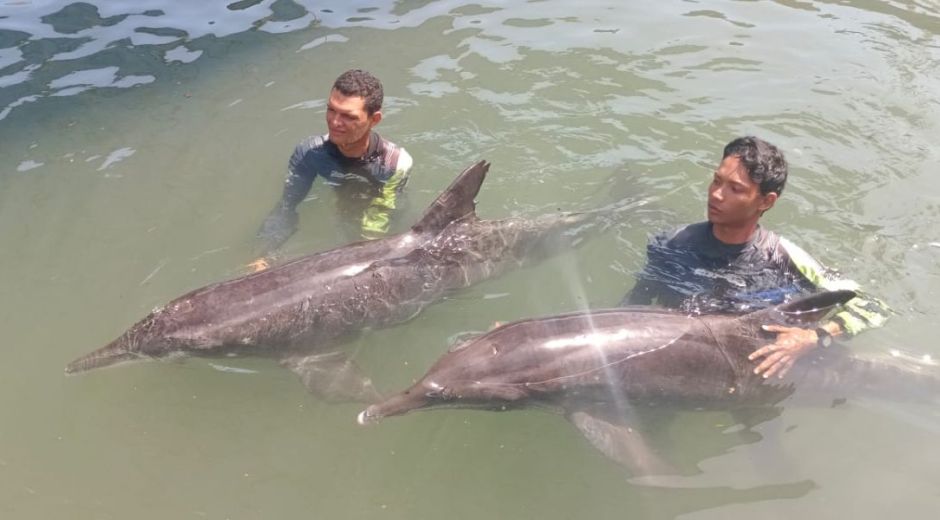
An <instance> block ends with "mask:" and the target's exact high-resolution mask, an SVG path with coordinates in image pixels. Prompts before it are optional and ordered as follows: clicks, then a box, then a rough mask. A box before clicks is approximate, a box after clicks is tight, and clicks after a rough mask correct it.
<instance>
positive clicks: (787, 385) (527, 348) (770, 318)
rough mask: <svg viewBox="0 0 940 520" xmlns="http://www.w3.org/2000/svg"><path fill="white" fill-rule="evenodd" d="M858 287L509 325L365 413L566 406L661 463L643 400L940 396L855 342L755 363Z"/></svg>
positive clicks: (636, 464) (687, 402) (634, 457)
mask: <svg viewBox="0 0 940 520" xmlns="http://www.w3.org/2000/svg"><path fill="white" fill-rule="evenodd" d="M852 297H854V293H853V292H851V291H836V292H828V293H821V294H817V295H813V296H809V297H806V298H803V299H800V300H795V301H792V302H790V303H787V304H783V305H779V306H776V307H772V308H768V309H764V310H760V311H756V312H753V313H750V314H746V315H742V316H730V315H703V316H689V315H686V314H681V313H678V312H671V311H668V310H662V309H656V308H652V307H625V308H620V309H610V310H600V311H594V312H580V313H572V314H564V315H559V316H553V317H546V318H538V319H528V320H522V321H517V322H514V323H509V324H507V325H503V326H501V327H498V328H495V329H493V330H492V331H490V332H487V333H485V334H483V335H481V336H479V337H476V338H473V339H470V340H468V341H466V342H464V343H461V344H458V345H456V346H455V347H454V348H452V349H451V351H450V352H448V353H447V354H445V355H444V356H442V357H441V358H440V359H439V360H438V361H437V362H436V363H435V364H434V365H433V366H432V367H431V368H430V370H428V372H427V373H426V374H425V375H424V377H422V378H421V379H420V380H419V381H418V382H417V383H416V384H414V385H413V386H411V387H410V388H409V389H407V390H405V391H404V392H402V393H399V394H397V395H394V396H392V397H390V398H388V399H387V400H385V401H383V402H380V403H378V404H374V405H372V406H370V407H368V408H367V409H366V410H364V411H363V412H361V413H360V414H359V417H358V421H359V423H360V424H369V423H374V422H377V421H379V420H380V419H382V418H383V417H388V416H392V415H399V414H403V413H406V412H409V411H412V410H419V409H423V408H433V407H445V406H446V407H454V408H484V409H490V410H506V409H511V408H519V407H524V406H539V405H543V406H548V407H550V408H556V409H558V408H560V409H561V410H562V411H563V412H564V413H565V414H566V415H567V417H568V418H569V419H570V420H571V421H572V422H573V423H574V424H575V426H577V427H578V429H579V430H581V432H582V433H584V434H585V436H586V437H587V438H588V439H589V440H590V441H591V442H592V444H594V445H595V446H596V447H597V448H599V449H600V450H601V451H603V452H604V453H605V454H606V455H608V456H609V457H611V458H612V459H614V460H616V461H618V462H620V463H622V464H624V465H626V466H628V467H630V468H632V469H633V470H634V471H635V472H639V473H647V472H653V473H656V472H659V471H660V470H661V469H662V468H664V467H666V465H664V464H662V463H661V461H658V460H656V457H654V456H653V455H652V451H651V450H650V449H649V448H648V447H646V446H645V443H644V439H643V438H642V435H641V434H640V433H639V431H638V430H637V429H636V427H637V426H638V425H637V424H636V422H631V421H634V420H635V418H636V417H635V414H636V413H637V412H640V413H642V411H643V409H646V410H651V409H653V408H656V409H662V405H665V407H666V408H680V409H681V408H711V407H719V408H726V409H732V410H733V409H736V408H747V407H755V406H772V405H774V404H776V403H779V402H780V401H782V400H783V399H784V398H787V397H790V396H791V395H793V394H794V393H797V392H799V393H800V394H803V393H804V392H803V391H804V390H805V391H807V392H806V395H812V396H816V397H822V398H823V399H825V400H826V401H823V402H828V403H831V402H832V398H833V397H844V396H845V395H844V394H845V393H846V392H848V393H850V394H852V395H853V396H854V395H855V393H858V392H862V391H870V392H874V393H875V395H882V393H887V392H888V391H891V390H895V391H897V390H901V391H904V392H906V393H907V394H908V396H913V395H919V396H921V397H923V398H924V399H927V400H930V399H934V398H937V397H938V396H940V394H938V389H940V384H938V380H937V379H935V378H929V377H927V376H926V375H923V374H919V373H914V372H911V373H902V372H901V370H900V369H899V368H896V367H894V366H887V365H884V364H880V363H877V362H873V361H864V360H860V359H856V358H853V357H851V356H850V355H849V354H848V351H847V349H845V348H844V347H831V348H829V349H818V350H817V351H815V352H814V353H813V354H811V355H807V356H804V358H802V359H800V362H799V363H797V364H796V365H795V366H794V367H793V368H792V369H791V371H790V372H789V374H788V375H787V377H785V378H784V379H777V378H771V379H765V378H764V377H762V376H760V375H755V374H754V373H753V369H754V366H755V364H754V362H753V361H749V360H748V355H749V354H751V353H752V352H754V351H755V350H756V349H757V348H759V347H761V346H763V345H765V344H767V343H768V342H769V340H770V339H771V337H772V335H771V334H769V333H767V332H764V331H763V329H762V326H763V325H769V324H781V325H790V326H804V327H805V326H807V325H808V324H811V323H816V322H817V321H818V320H820V319H822V318H823V317H824V316H825V315H826V314H828V312H829V311H830V310H832V309H833V308H834V306H836V305H839V304H842V303H845V302H846V301H848V300H850V299H851V298H852ZM918 376H920V377H918ZM918 385H920V386H918Z"/></svg>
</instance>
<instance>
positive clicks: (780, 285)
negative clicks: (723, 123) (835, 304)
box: [622, 222, 890, 334]
mask: <svg viewBox="0 0 940 520" xmlns="http://www.w3.org/2000/svg"><path fill="white" fill-rule="evenodd" d="M821 289H822V290H835V289H853V290H856V291H858V290H859V287H858V284H856V283H855V282H852V281H851V280H845V279H839V278H838V277H836V276H835V275H834V274H833V273H832V272H830V271H828V270H826V269H825V268H823V267H822V265H821V264H820V263H819V262H817V261H816V260H815V259H813V257H812V256H810V255H809V254H808V253H806V251H804V250H803V249H801V248H799V247H798V246H796V245H795V244H793V243H792V242H790V241H788V240H786V239H785V238H782V237H780V236H778V235H777V234H776V233H774V232H772V231H769V230H766V229H764V228H763V227H760V226H758V228H757V230H756V231H755V232H754V234H753V235H752V236H751V238H750V239H749V240H748V241H747V242H745V243H744V244H725V243H723V242H721V241H720V240H718V239H717V238H715V235H714V233H712V226H711V224H710V223H709V222H700V223H698V224H691V225H688V226H685V227H682V228H679V229H677V230H674V231H672V232H669V233H660V234H658V235H656V236H654V237H653V238H652V239H650V242H649V244H648V246H647V262H646V266H645V267H644V268H643V270H642V271H641V272H640V273H639V274H638V275H637V284H636V286H634V288H633V289H632V290H631V291H630V292H629V293H628V294H627V295H626V296H625V297H624V300H623V302H622V304H623V305H627V304H637V305H643V304H651V303H654V302H655V303H657V304H659V305H662V306H665V307H671V308H677V309H682V310H685V311H687V312H696V313H703V312H719V311H720V312H748V311H751V310H754V309H757V308H761V307H766V306H768V305H775V304H778V303H782V302H783V301H785V300H787V299H789V298H790V297H792V296H796V295H798V294H802V293H808V292H815V291H818V290H821ZM889 312H890V311H889V310H888V308H887V307H886V306H885V305H884V304H883V303H882V302H880V301H879V300H877V299H875V298H871V297H869V296H866V295H864V294H859V296H858V297H856V298H854V299H852V300H851V301H849V303H848V304H847V305H846V306H845V309H844V310H842V311H840V312H839V313H837V314H836V315H835V316H834V319H835V320H836V321H838V322H839V323H840V325H841V326H842V328H843V329H844V330H845V331H846V332H848V333H850V334H857V333H858V332H861V331H862V330H865V329H867V328H870V327H877V326H881V325H882V324H883V323H884V321H885V320H887V318H888V315H889Z"/></svg>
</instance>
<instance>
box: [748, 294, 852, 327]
mask: <svg viewBox="0 0 940 520" xmlns="http://www.w3.org/2000/svg"><path fill="white" fill-rule="evenodd" d="M855 296H856V293H855V291H848V290H843V291H826V292H821V293H817V294H813V295H811V296H807V297H805V298H800V299H797V300H793V301H791V302H787V303H784V304H781V305H777V306H775V307H771V308H769V309H763V310H760V311H757V312H752V313H750V314H745V315H744V316H742V317H741V318H740V319H741V320H743V321H746V322H748V323H749V324H753V325H756V326H760V325H767V324H780V325H790V326H808V325H812V324H814V323H818V322H819V321H820V320H822V319H823V318H825V317H826V315H827V314H829V313H830V312H832V311H833V309H835V307H836V306H838V305H842V304H844V303H845V302H847V301H849V300H851V299H852V298H855Z"/></svg>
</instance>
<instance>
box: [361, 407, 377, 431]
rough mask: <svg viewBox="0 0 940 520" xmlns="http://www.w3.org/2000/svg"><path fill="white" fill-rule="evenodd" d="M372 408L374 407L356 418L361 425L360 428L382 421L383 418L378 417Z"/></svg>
mask: <svg viewBox="0 0 940 520" xmlns="http://www.w3.org/2000/svg"><path fill="white" fill-rule="evenodd" d="M372 408H373V407H372V406H370V407H368V408H366V409H365V410H363V411H361V412H359V415H357V416H356V422H357V423H359V426H369V425H370V424H375V423H377V422H379V421H380V420H382V417H381V416H379V415H376V414H375V413H374V411H373V410H372Z"/></svg>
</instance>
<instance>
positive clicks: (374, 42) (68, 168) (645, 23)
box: [0, 0, 940, 519]
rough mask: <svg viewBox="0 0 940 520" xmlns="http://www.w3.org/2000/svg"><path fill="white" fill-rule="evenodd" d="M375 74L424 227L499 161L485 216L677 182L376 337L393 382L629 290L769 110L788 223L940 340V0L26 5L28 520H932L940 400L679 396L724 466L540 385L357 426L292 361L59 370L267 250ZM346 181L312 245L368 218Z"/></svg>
mask: <svg viewBox="0 0 940 520" xmlns="http://www.w3.org/2000/svg"><path fill="white" fill-rule="evenodd" d="M190 4H192V5H190ZM624 4H626V5H624ZM634 4H636V5H634ZM351 67H361V68H366V69H369V70H371V71H373V72H374V73H376V74H377V75H378V76H379V77H380V78H381V79H382V80H383V82H384V84H385V89H386V107H385V114H386V118H385V120H384V121H383V122H382V124H381V125H380V126H379V128H378V130H379V131H380V132H381V133H382V134H383V135H386V136H388V137H389V138H391V139H392V140H394V141H396V142H398V143H400V144H402V145H404V146H405V147H406V148H407V149H408V150H409V152H410V153H411V155H412V156H414V158H415V160H416V166H415V168H414V171H413V176H412V179H411V182H410V185H409V198H410V202H411V204H410V207H409V208H408V209H407V211H406V212H405V213H406V214H405V215H404V216H403V219H402V222H403V224H402V225H404V223H407V222H408V221H410V220H413V219H414V218H416V217H417V215H419V214H420V211H421V209H422V207H423V206H424V205H425V204H427V203H428V202H429V201H430V200H432V199H433V197H434V196H435V195H436V193H437V192H438V191H439V190H440V189H441V188H442V187H444V186H446V185H447V184H448V183H449V181H450V180H451V179H452V178H453V176H454V175H455V174H456V173H457V172H458V171H460V170H461V169H462V168H464V167H465V166H467V165H469V164H471V163H473V162H475V161H477V160H479V159H481V158H485V159H487V160H490V161H492V163H493V166H492V169H491V171H490V175H489V178H488V179H487V181H486V183H485V185H484V187H483V190H482V192H481V194H480V196H479V198H478V202H479V204H478V212H479V214H480V215H481V216H485V217H488V218H498V217H503V216H507V215H512V214H528V215H536V214H540V213H544V212H549V211H555V210H556V209H558V208H560V209H563V210H577V209H588V208H593V207H597V206H600V205H603V204H607V203H610V202H612V201H616V200H620V199H623V198H627V197H631V198H644V199H647V200H648V204H647V205H646V206H644V207H643V209H642V210H638V211H637V212H636V214H635V215H633V216H631V218H629V219H625V220H624V221H623V222H619V223H618V224H617V226H616V227H615V229H614V230H612V231H610V232H608V233H606V234H604V235H602V236H598V237H596V238H595V239H593V240H591V241H589V242H588V243H586V244H585V245H584V246H582V247H581V248H580V249H578V250H576V251H572V252H570V253H567V254H565V255H563V256H562V257H559V258H556V259H554V260H551V261H549V262H546V263H543V264H541V265H539V266H536V267H534V268H531V269H527V270H525V271H518V272H514V273H511V274H509V275H507V276H504V277H502V278H501V279H499V280H493V281H489V282H486V283H484V284H481V285H479V286H477V287H474V288H471V289H469V290H466V291H463V292H460V293H458V294H455V295H453V296H452V297H451V298H450V299H448V300H447V301H446V302H443V303H441V304H438V305H435V306H433V307H431V308H429V309H428V310H427V311H426V312H425V313H423V314H422V315H421V316H419V317H417V318H415V319H414V320H412V321H411V322H409V323H407V324H404V325H401V326H398V327H395V328H392V329H387V330H381V331H372V332H369V333H366V334H364V335H363V336H362V337H361V338H359V339H357V340H355V341H353V342H351V343H350V344H348V345H346V348H348V349H349V350H350V351H352V352H355V353H356V354H357V358H358V360H359V361H360V363H361V364H362V365H363V366H364V367H365V368H366V369H368V370H369V371H370V372H371V373H372V374H373V375H374V378H375V380H376V382H377V384H378V385H380V387H381V388H383V389H387V390H390V391H391V390H396V389H400V388H402V387H404V386H405V385H407V384H409V383H410V381H411V380H412V379H413V378H415V377H418V376H419V375H420V374H422V373H423V372H424V370H425V369H426V367H428V366H429V364H430V363H431V362H432V361H433V360H434V359H435V358H436V357H437V356H438V355H439V354H440V353H441V352H442V351H443V350H444V349H446V348H447V342H448V338H451V337H452V336H453V335H454V334H455V333H458V332H461V331H472V330H485V329H486V328H488V327H489V326H490V325H491V324H492V323H493V322H494V321H507V320H511V319H515V318H521V317H525V316H535V315H542V314H550V313H558V312H566V311H571V310H575V309H581V308H587V307H603V306H609V305H613V304H615V303H616V302H617V301H619V299H620V297H621V296H622V294H623V293H624V292H625V291H626V290H627V289H628V288H629V287H630V286H631V285H632V284H633V274H634V273H635V272H636V271H637V270H638V269H639V268H640V267H641V266H642V264H643V261H644V254H645V243H646V238H647V236H648V235H649V234H650V233H653V232H655V231H657V230H659V229H663V228H668V227H672V226H676V225H679V224H681V223H685V222H691V221H696V220H699V219H701V218H703V215H704V195H705V189H706V186H707V182H708V180H709V178H710V176H711V172H712V169H713V168H714V167H715V166H716V164H717V162H718V161H719V158H720V151H721V148H722V147H723V145H724V144H725V143H726V142H727V141H729V140H730V139H732V138H733V137H736V136H738V135H742V134H755V135H759V136H762V137H764V138H766V139H768V140H769V141H771V142H773V143H775V144H777V145H779V146H780V147H781V148H782V149H783V150H784V151H785V153H786V154H787V157H788V159H789V161H790V164H791V180H790V182H789V184H788V186H787V188H786V191H785V192H784V195H783V198H782V199H781V200H780V202H779V203H778V204H777V206H776V207H775V208H774V209H773V210H772V211H771V212H770V213H768V214H767V215H766V217H765V224H766V225H768V226H770V227H772V228H773V229H775V230H777V231H779V232H781V233H782V234H784V235H785V236H787V237H789V238H790V239H791V240H793V241H795V242H797V243H798V244H800V245H802V246H803V247H804V248H806V249H807V250H809V251H811V252H812V253H813V254H814V255H816V256H817V258H818V259H819V260H821V261H822V262H824V263H825V264H827V265H830V266H833V267H838V268H839V269H840V270H841V271H842V272H843V273H844V274H845V275H847V276H849V277H851V278H853V279H855V280H857V281H859V282H861V283H862V284H863V285H865V286H866V287H867V288H868V289H869V290H870V291H871V292H873V293H875V294H877V295H878V296H880V297H882V298H883V299H884V300H885V301H887V302H888V303H889V304H890V305H891V306H892V308H893V309H894V310H895V311H896V315H895V316H893V317H892V319H891V321H890V322H889V324H888V326H887V327H885V328H883V329H880V330H877V331H871V332H868V333H866V334H864V335H862V336H860V337H858V338H856V339H854V340H853V342H852V344H853V348H856V349H858V351H859V352H860V353H864V354H866V355H876V356H877V355H890V353H891V352H893V351H897V352H900V353H903V354H904V355H907V356H910V357H911V358H912V359H922V358H923V357H924V356H934V357H936V356H940V352H938V351H937V348H936V346H935V341H934V338H935V330H936V320H937V316H940V305H938V304H937V303H936V296H937V294H938V291H940V278H938V274H937V273H938V266H940V236H938V235H937V231H936V230H937V229H938V224H940V184H938V182H937V181H936V180H935V179H936V172H937V169H938V166H940V154H938V151H937V148H936V136H937V135H940V132H938V130H940V102H938V99H937V96H936V93H937V92H940V80H938V76H937V75H936V70H938V68H940V16H938V14H937V9H936V5H934V4H933V3H931V2H926V1H913V0H911V1H892V2H869V1H853V2H827V1H791V0H781V1H777V2H772V1H761V2H708V3H700V2H680V1H674V2H658V3H655V5H654V4H653V3H649V2H646V3H623V2H612V1H607V2H601V1H598V2H579V3H578V4H577V6H576V7H575V6H574V4H572V3H570V2H557V1H542V2H523V1H509V2H466V1H461V0H452V1H448V0H440V1H401V2H387V1H380V0H371V1H350V2H327V3H314V2H309V1H285V0H278V1H270V0H257V1H243V2H229V3H226V2H211V3H207V4H199V3H188V2H168V1H166V0H147V1H137V2H102V1H90V2H82V3H70V2H66V1H58V0H48V1H33V2H29V1H15V2H14V1H7V2H3V3H2V4H0V244H2V248H0V272H2V273H4V275H3V277H2V279H0V328H2V330H3V331H4V342H3V345H4V347H3V348H2V349H0V409H2V410H3V411H4V414H3V419H2V422H0V490H2V491H0V514H2V516H3V517H4V518H17V519H33V518H36V519H38V518H51V517H68V518H141V519H143V518H196V519H199V518H220V519H223V518H259V517H265V518H295V517H315V518H409V519H411V518H432V517H444V518H526V517H540V518H575V517H577V518H615V517H616V518H622V517H627V516H629V517H634V518H676V517H681V518H697V519H700V518H723V519H726V518H754V517H760V518H792V517H796V516H806V517H821V516H823V515H830V514H833V513H836V512H838V513H839V514H843V515H846V516H852V517H855V518H883V517H885V516H886V515H889V514H890V515H898V516H904V517H912V518H913V517H926V516H927V515H933V514H935V511H936V510H937V508H938V507H940V491H938V487H937V486H936V482H938V481H940V470H938V469H937V468H940V448H938V446H940V413H938V410H937V409H936V408H935V407H926V406H917V405H910V404H899V403H890V402H886V403H880V402H853V401H850V402H848V403H846V404H844V405H842V406H838V407H835V408H832V409H829V408H826V409H805V408H797V407H792V408H786V409H784V410H781V411H780V413H779V414H777V415H775V416H772V417H768V418H767V420H764V421H756V422H757V423H758V424H756V425H755V426H754V427H753V428H744V427H742V426H741V425H739V424H737V421H738V419H737V418H735V417H732V416H731V415H729V414H725V413H712V412H708V413H706V412H700V413H689V414H683V415H681V416H679V417H678V418H676V419H675V420H674V421H672V422H671V423H669V425H668V426H667V427H666V428H665V429H664V430H663V433H662V436H661V438H660V439H657V440H656V442H657V443H659V445H661V446H663V447H664V449H669V450H672V451H673V452H674V453H675V454H677V456H678V457H679V458H682V459H685V460H686V461H687V462H688V463H689V465H690V466H691V467H693V468H696V467H697V468H698V472H696V473H695V474H692V475H689V476H686V477H682V478H679V479H676V480H675V481H673V482H672V483H671V485H670V486H656V485H651V484H650V483H648V482H644V481H642V480H638V479H634V478H631V476H630V475H629V474H628V473H627V472H626V471H625V470H623V469H621V468H619V467H617V466H616V465H614V464H613V463H611V462H609V461H607V460H606V459H604V458H603V456H602V455H600V454H599V453H597V452H595V451H594V450H593V448H591V447H590V446H589V445H588V444H587V443H586V442H585V441H584V440H583V439H581V438H580V437H579V435H578V434H577V432H576V431H575V430H574V429H573V428H572V427H570V425H568V424H567V423H566V422H565V421H564V420H563V419H562V418H561V417H558V416H554V415H551V414H548V413H545V412H541V411H527V412H514V413H505V414H493V413H484V412H474V411H441V412H435V413H426V414H415V415H412V416H408V417H403V418H397V419H395V420H388V421H386V422H384V423H382V424H381V425H379V426H378V427H376V428H370V429H363V428H360V427H358V426H356V425H355V421H354V419H355V415H356V413H357V412H358V411H359V409H360V407H358V406H355V405H327V404H323V403H320V402H317V401H316V400H314V399H313V398H312V397H310V396H309V395H307V394H306V393H305V391H304V389H303V388H302V387H301V385H300V384H299V383H298V382H297V381H296V380H295V378H294V377H293V375H291V374H290V373H288V372H286V371H285V370H283V369H280V368H278V367H277V366H276V364H275V363H274V362H272V361H270V360H264V359H239V360H224V361H223V362H221V363H220V362H219V360H200V359H191V360H188V361H186V362H184V363H149V364H138V365H128V366H123V367H120V368H115V369H112V370H104V371H101V372H95V373H90V374H87V375H85V376H82V377H70V378H66V377H64V376H63V375H62V369H63V367H64V365H65V364H66V363H67V362H68V361H69V360H71V359H73V358H74V357H76V356H78V355H80V354H82V353H85V352H87V351H89V350H91V349H93V348H96V347H98V346H100V345H102V344H104V343H106V342H107V341H110V340H111V339H113V337H115V336H116V335H118V334H119V333H120V332H121V331H123V330H124V329H125V328H126V327H127V326H129V325H130V324H131V323H133V322H134V321H136V320H137V319H139V318H140V317H142V316H144V315H145V314H146V313H147V312H148V311H149V310H150V309H152V308H153V307H156V306H158V305H161V304H163V303H165V302H166V301H168V300H170V299H171V298H174V297H176V296H178V295H180V294H182V293H184V292H186V291H188V290H191V289H193V288H196V287H199V286H202V285H205V284H207V283H211V282H214V281H218V280H221V279H225V278H229V277H233V276H237V275H240V274H242V273H244V272H245V268H244V265H245V264H246V263H247V262H248V261H250V260H251V259H252V258H253V255H254V254H255V252H256V247H257V244H255V242H254V239H253V237H254V233H255V232H256V230H257V228H258V225H259V224H260V222H261V219H262V218H263V217H264V215H265V214H266V213H267V211H268V210H269V209H270V208H271V207H272V206H273V204H274V202H275V201H276V199H277V197H278V196H279V192H280V185H281V181H282V179H283V177H284V174H285V170H286V168H285V167H286V163H287V158H288V156H289V154H290V152H291V150H292V149H293V147H294V145H295V144H296V143H297V142H298V141H299V140H300V139H302V138H303V137H305V136H307V135H310V134H313V133H317V132H322V131H323V130H324V124H323V117H324V114H323V112H324V101H325V98H326V95H327V90H328V88H329V85H330V84H331V82H332V80H333V79H334V78H335V77H336V76H337V75H338V74H339V73H341V72H342V71H344V70H346V69H348V68H351ZM322 188H323V186H318V187H315V188H314V190H313V191H312V192H311V200H309V201H308V202H306V203H304V204H303V205H302V206H301V224H300V226H301V229H300V232H299V233H298V234H297V235H296V236H295V237H294V238H293V239H292V240H291V242H289V244H288V246H287V249H286V254H287V255H288V256H295V255H300V254H303V253H306V252H310V251H316V250H322V249H325V248H328V247H332V246H335V245H337V244H338V243H339V242H340V241H341V240H342V239H341V237H340V236H339V234H338V233H336V232H335V230H336V229H337V228H338V226H337V225H336V224H337V223H336V221H335V213H334V212H333V211H332V200H331V199H330V197H331V194H330V193H329V192H328V190H324V189H322ZM213 364H216V365H220V364H221V365H223V366H232V367H235V368H239V369H245V370H237V371H228V370H219V369H218V368H217V367H215V368H214V367H213Z"/></svg>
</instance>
